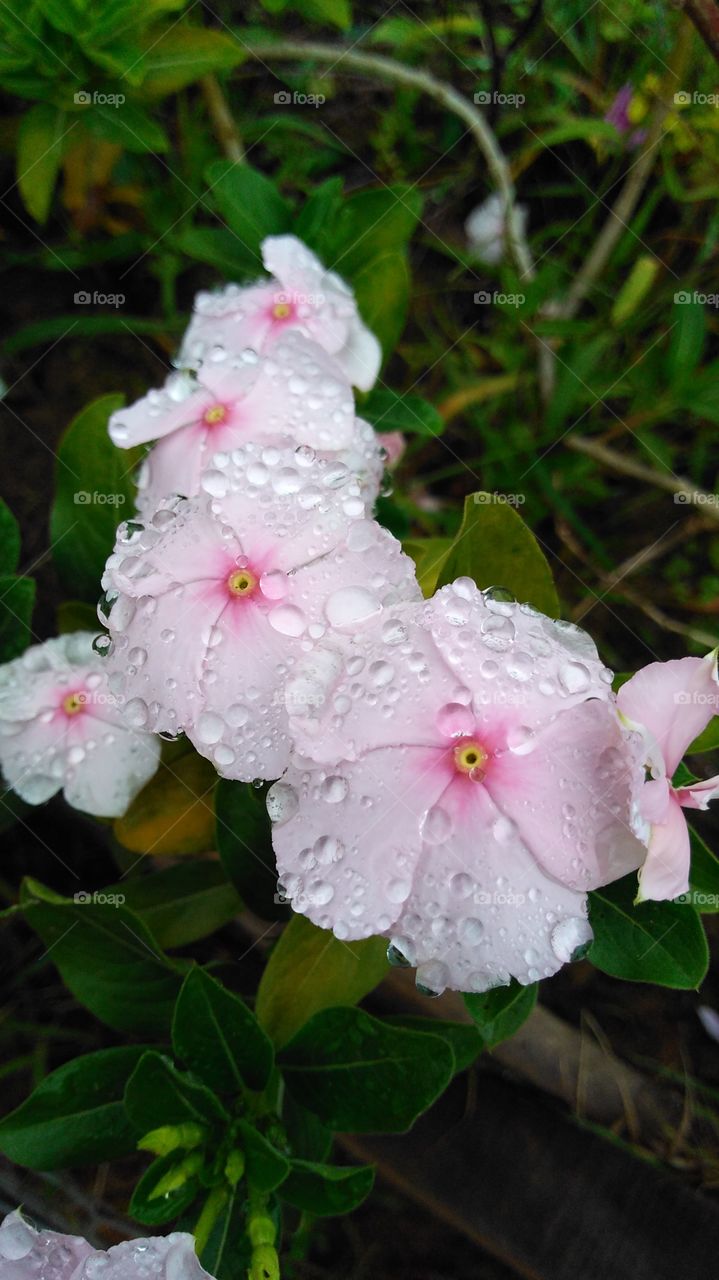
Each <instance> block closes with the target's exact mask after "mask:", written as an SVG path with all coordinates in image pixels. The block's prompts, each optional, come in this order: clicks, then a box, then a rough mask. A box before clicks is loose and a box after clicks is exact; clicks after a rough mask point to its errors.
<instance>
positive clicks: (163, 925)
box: [109, 859, 242, 948]
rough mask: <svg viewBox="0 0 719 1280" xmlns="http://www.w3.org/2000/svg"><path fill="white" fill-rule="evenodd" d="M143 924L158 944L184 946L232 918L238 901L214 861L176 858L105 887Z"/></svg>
mask: <svg viewBox="0 0 719 1280" xmlns="http://www.w3.org/2000/svg"><path fill="white" fill-rule="evenodd" d="M113 890H115V891H117V892H122V893H124V895H125V903H126V905H127V906H128V907H129V908H130V910H131V911H134V912H135V914H136V915H137V916H139V918H140V919H141V920H142V922H143V924H145V925H146V926H147V928H148V929H149V930H150V933H151V934H152V936H153V938H154V939H155V942H156V943H157V945H158V946H159V947H163V948H172V947H185V946H187V945H188V943H190V942H197V941H198V940H199V939H200V938H206V937H208V936H209V935H210V934H211V933H214V932H215V930H216V929H221V928H222V926H223V925H225V924H227V923H228V922H229V921H230V920H234V919H235V918H236V917H237V916H238V915H239V914H240V912H241V911H242V899H241V898H240V896H239V894H238V893H237V892H236V890H235V889H234V888H233V887H232V885H231V884H229V883H228V880H227V876H226V875H225V873H224V871H223V869H222V867H221V866H220V864H219V863H218V862H214V861H209V860H205V859H203V860H201V861H197V862H180V863H178V864H177V865H176V866H174V867H163V868H162V870H157V868H155V867H153V869H152V872H151V873H150V874H149V875H141V876H136V877H134V878H126V879H125V880H123V881H121V883H120V884H117V885H114V886H111V887H110V890H109V891H110V892H112V891H113Z"/></svg>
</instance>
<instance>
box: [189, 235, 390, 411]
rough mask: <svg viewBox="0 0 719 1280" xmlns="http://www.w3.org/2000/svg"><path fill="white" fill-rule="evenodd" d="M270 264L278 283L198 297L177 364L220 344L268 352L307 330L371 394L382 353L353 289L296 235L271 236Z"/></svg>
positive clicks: (267, 245) (267, 246) (266, 245)
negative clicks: (285, 338) (292, 331)
mask: <svg viewBox="0 0 719 1280" xmlns="http://www.w3.org/2000/svg"><path fill="white" fill-rule="evenodd" d="M262 260H263V262H264V264H265V267H266V269H267V270H268V271H269V272H270V273H271V275H272V277H273V279H271V280H267V281H264V280H263V281H260V282H259V283H258V284H256V285H251V286H249V287H246V288H242V287H241V286H240V285H236V284H230V285H227V286H226V287H225V288H224V289H223V290H221V291H220V292H219V293H200V294H198V296H197V298H196V300H195V311H194V314H193V317H192V320H191V322H190V326H189V328H188V330H187V333H186V334H185V338H184V341H183V344H182V349H181V351H180V354H179V356H178V359H177V363H178V364H180V365H183V364H185V365H194V364H196V363H197V361H198V360H203V359H204V358H205V355H206V353H207V351H208V349H209V348H211V347H212V346H214V345H215V344H219V345H220V346H223V347H229V349H230V350H232V351H235V352H239V351H242V350H244V349H245V347H252V348H253V349H254V350H255V351H265V350H266V349H267V348H268V346H270V345H271V344H272V343H273V342H274V341H275V339H276V338H277V337H278V336H279V335H280V334H284V333H285V332H286V331H287V330H288V329H299V330H300V331H301V332H302V333H305V334H306V335H307V337H309V338H312V339H313V340H314V341H315V342H316V343H318V344H319V346H321V347H324V349H325V351H328V352H329V353H330V355H332V356H334V357H335V359H336V361H337V363H338V365H339V366H340V368H341V369H342V371H343V373H344V374H345V376H346V377H347V378H348V379H349V381H350V382H352V383H353V384H354V385H355V386H356V387H359V388H360V390H362V391H369V389H370V387H372V386H373V385H374V383H375V380H376V378H377V374H378V373H379V368H380V364H381V361H382V352H381V349H380V345H379V343H378V341H377V339H376V338H375V336H374V334H373V333H371V332H370V330H369V329H368V328H367V327H366V325H364V324H363V323H362V320H361V319H360V315H359V311H358V310H357V304H356V302H355V299H354V295H353V293H352V290H351V289H350V288H349V287H348V286H347V285H346V284H345V282H344V281H343V280H341V279H340V277H339V276H338V275H336V274H335V272H334V271H327V270H326V269H325V268H324V267H323V265H322V263H321V262H320V260H319V258H316V257H315V255H314V254H313V253H312V252H311V250H310V249H308V248H307V246H306V245H305V244H303V243H302V241H301V240H298V239H297V237H296V236H268V237H267V239H266V240H264V241H263V243H262Z"/></svg>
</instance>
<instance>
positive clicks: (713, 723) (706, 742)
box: [687, 716, 719, 756]
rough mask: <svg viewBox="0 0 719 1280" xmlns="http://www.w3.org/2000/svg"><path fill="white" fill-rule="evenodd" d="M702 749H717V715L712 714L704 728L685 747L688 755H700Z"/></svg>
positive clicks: (718, 734)
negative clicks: (711, 718)
mask: <svg viewBox="0 0 719 1280" xmlns="http://www.w3.org/2000/svg"><path fill="white" fill-rule="evenodd" d="M703 751H719V716H714V718H713V720H710V721H709V724H708V725H707V727H706V729H704V730H703V731H702V732H701V733H700V734H699V736H698V737H697V738H695V739H694V741H693V742H692V743H691V744H690V745H689V746H688V747H687V755H688V756H696V755H700V754H701V753H702V752H703Z"/></svg>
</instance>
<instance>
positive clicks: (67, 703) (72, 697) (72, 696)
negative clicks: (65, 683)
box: [62, 693, 87, 716]
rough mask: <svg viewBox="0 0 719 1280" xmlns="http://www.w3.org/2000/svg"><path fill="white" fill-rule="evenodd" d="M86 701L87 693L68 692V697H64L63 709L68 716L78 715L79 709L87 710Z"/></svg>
mask: <svg viewBox="0 0 719 1280" xmlns="http://www.w3.org/2000/svg"><path fill="white" fill-rule="evenodd" d="M86 703H87V694H86V693H68V695H67V697H66V698H63V702H62V709H63V711H64V712H65V715H66V716H76V715H77V713H78V711H84V710H85V704H86Z"/></svg>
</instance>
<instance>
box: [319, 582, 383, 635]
mask: <svg viewBox="0 0 719 1280" xmlns="http://www.w3.org/2000/svg"><path fill="white" fill-rule="evenodd" d="M381 610H382V604H381V602H380V601H379V600H378V599H377V597H376V596H375V595H373V594H372V592H371V591H367V590H366V588H365V587H356V586H355V587H340V589H339V590H338V591H334V592H333V593H332V595H331V596H330V597H329V598H328V600H327V601H326V602H325V615H326V617H327V621H328V622H329V623H330V625H331V626H333V627H338V628H342V627H352V626H356V625H357V624H358V623H360V622H366V621H367V620H368V619H369V618H374V617H376V616H377V614H378V613H380V612H381Z"/></svg>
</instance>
